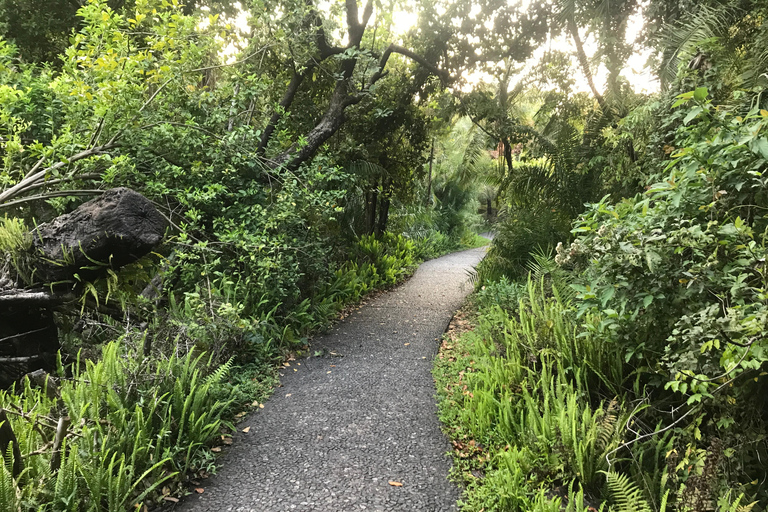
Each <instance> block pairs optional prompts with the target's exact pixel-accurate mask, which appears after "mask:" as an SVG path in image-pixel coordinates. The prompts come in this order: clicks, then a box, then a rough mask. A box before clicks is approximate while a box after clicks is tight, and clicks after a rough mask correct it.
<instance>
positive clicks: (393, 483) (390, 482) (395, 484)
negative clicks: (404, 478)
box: [389, 480, 403, 487]
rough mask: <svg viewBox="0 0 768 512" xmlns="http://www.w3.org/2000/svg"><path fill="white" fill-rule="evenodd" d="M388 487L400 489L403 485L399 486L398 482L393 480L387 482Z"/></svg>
mask: <svg viewBox="0 0 768 512" xmlns="http://www.w3.org/2000/svg"><path fill="white" fill-rule="evenodd" d="M389 485H391V486H392V487H402V486H403V484H401V483H400V482H395V481H394V480H390V481H389Z"/></svg>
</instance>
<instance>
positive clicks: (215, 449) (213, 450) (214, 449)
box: [211, 446, 221, 453]
mask: <svg viewBox="0 0 768 512" xmlns="http://www.w3.org/2000/svg"><path fill="white" fill-rule="evenodd" d="M211 451H212V452H215V453H219V452H220V451H221V448H220V447H218V446H214V447H213V448H211Z"/></svg>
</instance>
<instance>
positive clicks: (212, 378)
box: [205, 356, 235, 386]
mask: <svg viewBox="0 0 768 512" xmlns="http://www.w3.org/2000/svg"><path fill="white" fill-rule="evenodd" d="M234 364H235V356H232V357H230V358H229V361H227V362H226V363H224V364H222V365H221V366H219V367H218V368H216V370H214V372H213V373H211V374H210V375H209V376H208V378H206V379H205V385H206V386H211V385H214V384H218V383H219V382H221V381H222V380H224V377H226V376H227V374H228V373H229V372H230V370H232V367H233V366H234Z"/></svg>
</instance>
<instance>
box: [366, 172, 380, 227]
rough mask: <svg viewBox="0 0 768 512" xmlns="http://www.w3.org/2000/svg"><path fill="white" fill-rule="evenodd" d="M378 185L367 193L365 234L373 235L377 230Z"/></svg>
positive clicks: (375, 184) (374, 185)
mask: <svg viewBox="0 0 768 512" xmlns="http://www.w3.org/2000/svg"><path fill="white" fill-rule="evenodd" d="M377 186H378V183H374V184H373V188H372V189H371V190H370V191H368V192H366V193H365V234H366V235H372V234H373V233H374V230H375V229H376V206H377V205H378V202H379V193H378V192H377V188H376V187H377Z"/></svg>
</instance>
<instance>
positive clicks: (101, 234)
mask: <svg viewBox="0 0 768 512" xmlns="http://www.w3.org/2000/svg"><path fill="white" fill-rule="evenodd" d="M166 227H167V223H166V220H165V218H164V217H163V216H162V215H161V214H160V212H158V211H157V209H156V208H155V207H154V205H153V204H152V202H151V201H149V200H148V199H147V198H145V197H144V196H142V195H141V194H139V193H137V192H134V191H133V190H130V189H127V188H115V189H112V190H108V191H106V192H104V194H103V195H101V196H100V197H98V198H96V199H93V200H91V201H88V202H86V203H83V204H82V205H80V206H79V207H78V208H76V209H75V210H74V211H72V212H71V213H67V214H65V215H61V216H59V217H57V218H55V219H53V220H52V221H51V222H48V223H45V224H40V225H39V226H38V227H37V228H36V229H35V230H34V231H33V232H32V247H31V249H30V252H29V256H30V260H31V262H32V267H33V268H34V272H33V276H32V279H33V281H34V283H33V286H36V289H19V288H9V287H8V286H9V284H8V283H15V282H16V281H17V280H13V279H5V280H4V281H3V283H4V284H3V285H2V286H0V387H7V386H9V385H11V384H12V383H13V382H15V381H17V380H18V379H19V378H20V377H22V376H23V375H25V374H27V373H29V372H31V371H34V370H37V369H39V368H42V369H45V370H51V369H53V367H54V366H55V363H56V352H57V351H58V349H59V348H60V345H59V339H58V329H57V327H56V324H55V322H54V317H53V308H54V307H59V308H60V306H61V304H62V303H66V302H72V301H74V298H75V297H74V294H73V293H72V284H73V283H75V284H77V283H79V282H82V281H86V280H92V279H95V278H98V277H101V276H104V275H106V274H107V272H108V271H110V270H112V271H114V270H117V269H119V268H120V267H122V266H124V265H127V264H129V263H133V262H134V261H136V260H138V259H140V258H141V257H143V256H145V255H146V254H148V253H149V252H150V251H151V250H152V249H153V248H154V247H156V246H157V245H158V244H159V243H160V242H161V241H162V239H163V236H164V235H165V229H166ZM62 283H69V284H68V285H66V286H64V285H62ZM43 286H44V287H43ZM101 307H103V305H102V306H101Z"/></svg>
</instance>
